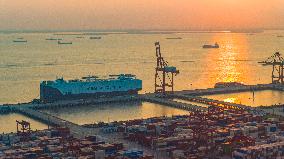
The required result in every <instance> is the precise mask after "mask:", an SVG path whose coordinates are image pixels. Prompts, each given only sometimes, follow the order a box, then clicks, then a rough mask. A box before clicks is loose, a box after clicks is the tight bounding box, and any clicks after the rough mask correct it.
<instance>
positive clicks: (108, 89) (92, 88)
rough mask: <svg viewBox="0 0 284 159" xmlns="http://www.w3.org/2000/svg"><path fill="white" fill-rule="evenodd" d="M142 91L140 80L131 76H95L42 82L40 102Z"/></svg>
mask: <svg viewBox="0 0 284 159" xmlns="http://www.w3.org/2000/svg"><path fill="white" fill-rule="evenodd" d="M140 90H142V80H140V79H137V78H136V76H135V75H132V74H120V75H109V77H108V78H106V79H103V78H99V77H97V76H88V77H82V79H75V80H64V79H63V78H57V79H56V80H55V81H42V82H41V83H40V100H41V101H43V102H53V101H57V100H67V99H85V98H99V97H112V96H120V95H134V94H137V93H138V91H140Z"/></svg>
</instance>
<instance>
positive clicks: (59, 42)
mask: <svg viewBox="0 0 284 159" xmlns="http://www.w3.org/2000/svg"><path fill="white" fill-rule="evenodd" d="M57 43H58V44H59V45H63V44H72V42H62V41H58V42H57Z"/></svg>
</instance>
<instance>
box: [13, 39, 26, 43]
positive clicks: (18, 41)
mask: <svg viewBox="0 0 284 159" xmlns="http://www.w3.org/2000/svg"><path fill="white" fill-rule="evenodd" d="M13 42H14V43H26V42H28V40H23V39H17V40H13Z"/></svg>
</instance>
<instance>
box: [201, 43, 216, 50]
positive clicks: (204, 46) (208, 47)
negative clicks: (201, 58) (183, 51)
mask: <svg viewBox="0 0 284 159" xmlns="http://www.w3.org/2000/svg"><path fill="white" fill-rule="evenodd" d="M203 48H204V49H210V48H219V44H218V43H215V44H214V45H207V44H205V45H203Z"/></svg>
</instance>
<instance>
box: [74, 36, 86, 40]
mask: <svg viewBox="0 0 284 159" xmlns="http://www.w3.org/2000/svg"><path fill="white" fill-rule="evenodd" d="M76 38H77V39H83V38H84V37H83V36H77V37H76Z"/></svg>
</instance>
